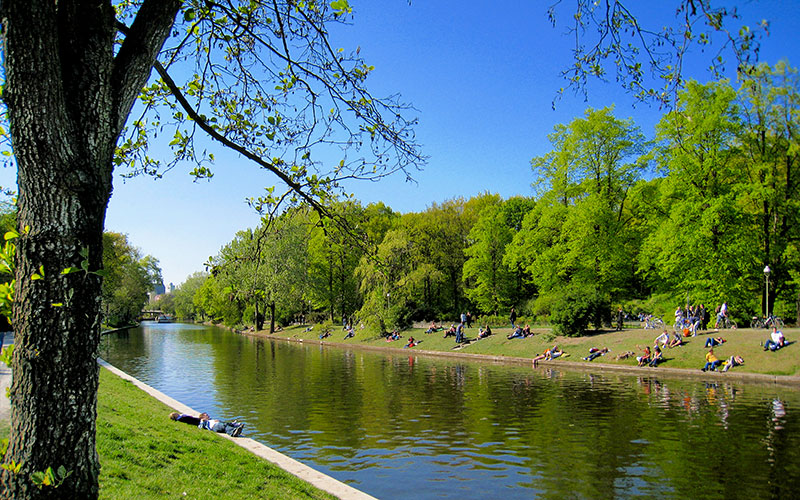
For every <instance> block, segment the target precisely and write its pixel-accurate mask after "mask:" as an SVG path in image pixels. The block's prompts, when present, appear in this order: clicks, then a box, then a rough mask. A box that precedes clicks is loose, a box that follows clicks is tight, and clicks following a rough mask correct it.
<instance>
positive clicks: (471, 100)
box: [0, 0, 800, 285]
mask: <svg viewBox="0 0 800 500" xmlns="http://www.w3.org/2000/svg"><path fill="white" fill-rule="evenodd" d="M551 3H552V2H534V1H528V2H509V1H503V2H480V1H477V0H468V1H467V0H463V1H459V2H452V1H450V2H445V1H441V0H439V1H430V0H429V1H423V0H417V1H415V2H413V4H412V5H410V6H409V5H408V3H407V2H406V1H404V0H351V4H352V5H353V7H354V17H353V25H352V26H348V27H345V28H343V29H337V30H336V31H335V32H334V33H333V35H332V38H333V40H332V42H333V45H334V46H338V47H343V48H344V49H345V50H346V51H351V50H355V48H356V47H359V46H360V47H361V56H362V57H364V59H365V60H366V61H367V63H368V64H372V65H374V66H375V68H376V69H375V71H374V72H373V73H372V75H371V76H370V78H369V80H368V86H369V87H370V88H371V90H372V91H373V94H375V95H377V96H385V95H389V94H394V93H400V94H402V97H403V101H406V102H409V103H412V104H413V105H414V107H415V108H417V109H418V110H419V112H418V117H419V120H420V124H419V126H418V128H417V138H418V141H419V142H420V143H421V144H422V145H423V151H424V153H425V154H426V155H428V156H429V157H430V160H429V163H428V165H427V166H426V168H425V170H424V171H422V172H418V173H417V174H416V176H415V178H416V180H417V183H407V182H405V180H404V178H403V177H402V176H397V177H396V178H390V179H385V180H383V181H381V182H379V183H362V184H355V185H352V186H351V189H352V191H353V192H354V193H355V194H356V197H357V198H358V199H360V200H361V201H362V202H364V203H365V204H366V203H369V202H374V201H383V202H384V203H386V204H387V205H388V206H390V207H392V208H393V209H395V210H396V211H400V212H409V211H421V210H424V209H425V208H426V207H427V206H429V205H430V204H431V203H433V202H442V201H444V200H447V199H450V198H453V197H458V196H464V197H470V196H472V195H475V194H477V193H480V192H483V191H490V192H494V193H499V194H500V195H502V196H503V197H509V196H513V195H526V196H528V195H531V194H532V190H531V187H530V185H531V183H532V182H533V180H534V179H533V174H532V172H531V169H530V159H531V158H532V157H534V156H539V155H542V154H545V153H546V152H547V151H548V150H549V149H550V144H549V142H548V141H547V134H549V133H550V132H551V131H552V130H553V126H554V125H556V124H558V123H567V122H569V121H570V120H572V119H573V118H575V117H577V116H580V115H582V114H583V111H584V110H585V108H586V107H587V106H592V107H595V108H599V107H603V106H607V105H615V106H616V111H615V114H616V115H617V117H619V118H627V117H632V118H633V119H634V120H635V122H636V124H637V125H638V126H639V127H641V129H642V131H643V132H644V134H645V135H646V136H648V137H651V136H652V134H653V126H654V124H655V123H656V122H657V121H658V119H659V117H660V114H661V112H660V111H659V110H658V109H657V108H655V107H650V106H646V105H643V104H639V105H637V106H636V107H635V108H634V107H633V104H634V101H633V99H632V98H631V97H630V96H629V95H626V94H625V93H624V92H622V91H621V90H620V89H619V88H618V87H616V86H615V85H614V83H613V82H612V83H608V84H601V83H598V84H593V85H591V87H590V96H589V97H590V98H589V101H588V102H585V101H584V99H583V97H582V96H573V95H572V94H566V95H565V97H564V99H563V100H561V101H560V102H559V103H557V107H556V109H555V110H553V109H552V108H551V101H552V99H553V97H554V95H555V93H556V91H557V90H558V89H559V88H560V87H562V86H564V82H563V80H561V79H560V78H559V76H558V72H559V70H560V69H563V68H564V67H566V65H568V63H569V58H570V52H569V50H570V42H571V40H570V39H569V38H568V37H566V36H564V35H563V32H564V25H563V24H561V25H558V26H556V27H555V28H553V27H552V26H551V25H550V24H549V22H548V20H547V15H546V9H547V7H548V6H549V5H550V4H551ZM564 3H565V4H570V3H571V2H569V1H567V2H564ZM657 3H659V2H650V1H641V0H640V1H631V2H630V4H631V5H632V6H633V7H632V8H634V9H640V11H635V13H636V14H638V15H639V16H640V18H641V19H642V20H643V21H646V22H648V23H651V24H650V25H651V26H656V27H660V26H662V25H665V24H668V23H671V22H672V20H671V19H670V17H671V13H672V10H671V9H672V7H663V6H662V7H660V8H658V9H659V10H658V11H653V10H649V9H652V7H650V5H651V4H657ZM671 3H672V2H670V1H667V2H663V4H671ZM732 4H738V5H739V10H740V11H741V13H742V20H741V23H742V24H749V25H751V26H752V25H756V24H757V23H758V22H759V21H760V20H761V19H767V20H769V21H770V24H771V28H770V32H771V33H770V36H769V37H768V38H766V39H765V40H764V41H763V45H762V53H761V60H763V61H766V62H769V63H771V64H774V63H775V62H777V61H778V60H779V59H782V58H788V59H789V62H790V63H792V64H794V65H795V66H800V57H797V56H795V54H798V53H800V51H799V50H798V49H800V43H798V39H799V38H800V37H799V36H798V34H800V2H798V1H788V0H772V1H761V2H747V1H745V2H732ZM566 15H567V12H566V10H565V11H563V12H562V19H561V20H562V21H563V22H566V19H565V16H566ZM696 55H697V57H698V58H699V61H701V63H696V64H693V65H691V66H690V67H689V70H688V71H687V75H688V76H690V77H693V78H696V79H698V80H700V81H707V80H708V79H709V78H710V76H709V74H708V73H707V72H706V71H705V68H706V67H707V66H708V64H709V60H710V57H711V56H710V54H696ZM793 57H794V58H795V59H798V60H793V59H792V58H793ZM216 156H217V164H216V168H215V169H214V172H215V176H214V178H213V179H212V180H211V181H210V182H205V181H202V182H197V183H195V182H192V179H191V178H190V176H189V175H187V174H186V171H187V170H188V169H187V168H184V169H183V170H181V169H180V167H178V168H176V169H174V170H173V171H171V172H169V173H168V174H167V175H166V176H165V178H164V179H160V180H154V179H152V178H149V177H140V178H134V179H129V180H123V179H122V178H120V177H119V175H116V176H115V181H114V182H115V184H114V193H113V195H112V198H111V201H110V203H109V207H108V214H107V217H106V229H107V230H111V231H117V232H121V233H126V234H128V236H129V239H130V241H131V242H132V243H133V244H134V245H135V246H137V247H139V248H140V249H141V250H142V252H143V253H145V254H150V255H153V256H154V257H155V258H157V259H159V261H160V262H161V267H162V270H163V275H164V282H165V284H169V283H170V282H173V283H175V285H178V284H180V283H181V282H183V281H184V280H185V278H186V277H187V276H188V275H189V274H191V273H193V272H195V271H200V270H202V269H203V263H204V262H205V261H206V260H207V259H208V257H209V256H211V255H214V254H216V253H217V252H218V251H219V249H220V248H221V247H222V246H223V245H224V244H226V243H227V242H228V241H230V240H231V239H232V238H233V236H234V235H235V233H236V231H238V230H241V229H244V228H247V227H254V226H255V225H257V224H258V222H259V217H258V215H257V214H255V212H254V211H253V210H252V209H250V208H249V207H248V206H247V205H246V203H245V201H244V200H245V199H246V198H248V197H252V196H258V195H260V194H261V193H262V192H263V188H264V187H267V186H271V185H273V184H274V183H275V181H274V179H272V178H271V177H270V176H269V175H267V173H266V172H264V171H262V170H260V169H258V168H255V167H254V166H252V165H249V164H247V163H246V162H245V161H244V160H241V159H239V158H237V157H236V156H234V155H230V154H225V153H220V152H217V153H216ZM14 176H15V172H11V171H8V170H5V171H0V186H15V185H16V181H15V179H14Z"/></svg>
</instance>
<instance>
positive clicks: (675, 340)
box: [667, 332, 683, 349]
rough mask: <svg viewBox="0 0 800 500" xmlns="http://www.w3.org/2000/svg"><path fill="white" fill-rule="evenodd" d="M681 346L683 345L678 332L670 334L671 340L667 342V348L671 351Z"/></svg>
mask: <svg viewBox="0 0 800 500" xmlns="http://www.w3.org/2000/svg"><path fill="white" fill-rule="evenodd" d="M682 345H683V337H682V336H681V334H680V333H679V332H674V333H673V334H672V340H670V341H669V345H667V347H669V348H670V349H671V348H673V347H680V346H682Z"/></svg>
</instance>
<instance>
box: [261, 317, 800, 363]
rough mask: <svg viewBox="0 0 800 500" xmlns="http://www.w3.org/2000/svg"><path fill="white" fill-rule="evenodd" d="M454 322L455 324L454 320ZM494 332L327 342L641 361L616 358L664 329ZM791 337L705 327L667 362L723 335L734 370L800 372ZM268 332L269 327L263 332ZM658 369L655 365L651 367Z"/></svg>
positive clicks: (337, 334) (720, 353)
mask: <svg viewBox="0 0 800 500" xmlns="http://www.w3.org/2000/svg"><path fill="white" fill-rule="evenodd" d="M448 326H449V325H448ZM304 329H305V328H304V327H292V328H289V329H286V330H283V331H281V332H278V333H276V334H274V336H276V337H292V338H296V339H303V340H304V341H311V342H314V341H317V342H318V341H319V331H317V329H316V328H315V329H314V330H312V331H311V332H304ZM492 330H493V332H494V335H492V336H491V337H489V338H486V339H481V340H479V341H477V342H474V343H471V344H470V345H469V346H466V347H464V348H462V349H460V350H457V351H453V347H454V346H455V345H456V344H455V341H454V338H453V337H448V338H447V339H445V338H443V335H444V333H443V332H437V333H432V334H426V333H425V329H410V330H406V331H404V332H401V335H402V336H403V338H402V339H401V340H399V341H395V342H386V341H385V340H384V339H382V338H380V337H378V336H376V335H375V334H373V333H369V332H367V331H366V330H356V335H355V337H354V338H351V339H347V340H344V336H345V332H343V331H341V330H340V329H334V331H333V335H332V336H330V337H328V338H326V339H325V342H329V343H335V344H343V345H344V344H362V345H368V346H375V347H384V348H385V347H392V348H402V347H403V346H404V345H406V342H407V339H408V337H409V335H412V336H413V337H414V338H415V339H418V340H421V341H422V343H421V344H419V345H418V346H417V347H414V348H412V349H409V350H410V351H415V350H426V351H444V352H459V353H470V354H486V355H492V356H510V357H522V358H533V357H534V356H536V355H538V354H541V353H543V352H544V350H545V349H547V348H548V347H552V346H553V344H558V345H559V346H560V347H561V348H562V349H563V350H564V351H565V352H567V353H569V356H567V357H565V358H560V359H557V360H554V361H552V363H553V364H554V365H558V363H562V362H563V361H565V360H566V361H573V362H578V363H587V364H588V362H585V361H583V359H582V358H583V357H585V356H588V354H589V349H590V348H591V347H598V348H602V347H608V348H609V349H611V352H609V353H608V354H606V355H605V356H601V357H599V358H597V359H596V360H594V361H592V363H603V364H614V365H625V366H630V367H635V366H636V360H635V359H633V358H629V359H625V360H616V359H615V357H616V356H617V355H618V354H620V353H622V352H625V351H634V352H635V353H636V354H637V355H639V354H641V350H642V348H644V346H646V345H647V346H650V348H651V349H652V347H653V341H654V339H655V338H656V337H657V336H658V335H659V333H660V332H658V331H655V330H644V329H641V328H636V329H630V328H629V329H625V330H623V331H621V332H616V331H611V332H609V331H600V332H591V331H590V332H588V334H587V335H585V336H582V337H574V338H570V337H554V336H553V335H552V334H551V333H550V331H549V330H548V329H533V331H534V332H535V335H534V336H532V337H528V338H522V339H513V340H508V339H507V338H506V336H507V335H509V333H510V332H511V329H510V327H506V328H498V329H494V328H493V329H492ZM783 332H784V335H785V336H786V339H787V340H788V341H790V342H794V343H792V344H790V345H789V346H787V347H785V348H783V349H780V350H778V351H776V352H770V351H766V352H765V351H764V350H763V347H762V346H763V344H764V341H765V340H766V339H767V337H768V336H769V331H768V330H766V329H759V330H753V329H750V328H740V329H738V330H721V331H718V332H717V331H714V330H709V331H706V332H702V333H700V334H699V335H698V336H697V337H688V338H686V339H684V340H685V342H686V345H684V346H682V347H676V348H673V349H666V350H665V351H664V359H665V361H664V363H663V364H662V365H661V366H664V367H670V368H685V369H690V370H696V371H697V372H698V373H700V372H699V370H700V368H702V367H703V365H704V364H705V355H706V352H708V349H706V348H705V347H704V344H705V342H706V339H707V338H708V337H712V336H713V337H717V336H720V337H723V338H725V339H726V340H727V342H726V343H725V344H723V345H722V346H718V347H715V348H714V352H715V354H716V355H717V357H718V358H719V359H720V360H724V359H726V358H729V357H731V356H733V355H739V356H742V357H743V358H744V360H745V364H744V366H737V367H735V368H733V369H732V372H740V373H742V372H747V373H761V374H769V375H800V342H797V341H798V340H800V329H798V328H784V330H783ZM262 333H264V332H262ZM477 334H478V328H477V327H475V325H473V328H470V329H468V330H467V335H466V336H467V338H468V339H474V338H475V337H476V336H477ZM651 370H652V368H651Z"/></svg>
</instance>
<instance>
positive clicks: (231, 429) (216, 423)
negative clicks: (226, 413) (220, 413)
mask: <svg viewBox="0 0 800 500" xmlns="http://www.w3.org/2000/svg"><path fill="white" fill-rule="evenodd" d="M169 418H171V419H172V420H175V421H176V422H183V423H185V424H190V425H196V426H197V427H199V428H200V429H207V430H210V431H214V432H219V433H223V432H224V433H225V434H227V435H229V436H231V437H239V436H240V435H241V434H242V429H244V422H236V421H233V422H223V421H221V420H218V419H216V418H211V417H210V416H209V415H208V413H205V412H203V413H201V414H200V415H199V416H197V417H193V416H191V415H188V414H186V413H178V412H172V413H170V414H169Z"/></svg>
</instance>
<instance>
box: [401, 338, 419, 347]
mask: <svg viewBox="0 0 800 500" xmlns="http://www.w3.org/2000/svg"><path fill="white" fill-rule="evenodd" d="M415 345H417V341H416V340H414V337H408V344H406V345H405V347H404V349H409V348H411V347H414V346H415Z"/></svg>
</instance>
